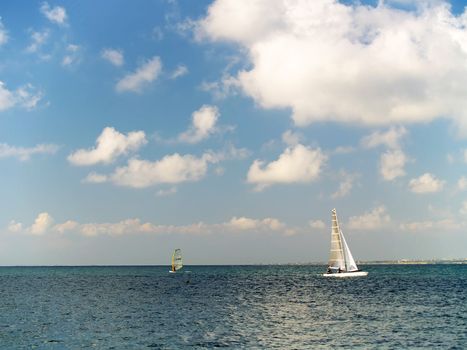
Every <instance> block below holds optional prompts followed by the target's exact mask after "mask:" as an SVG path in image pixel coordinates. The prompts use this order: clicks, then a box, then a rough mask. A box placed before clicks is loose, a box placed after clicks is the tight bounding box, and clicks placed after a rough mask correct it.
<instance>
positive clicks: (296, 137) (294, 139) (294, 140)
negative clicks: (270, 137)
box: [282, 130, 303, 147]
mask: <svg viewBox="0 0 467 350" xmlns="http://www.w3.org/2000/svg"><path fill="white" fill-rule="evenodd" d="M302 139H303V136H302V135H301V134H300V133H298V132H294V131H292V130H286V131H285V132H284V133H283V134H282V142H284V143H285V144H286V145H287V146H290V147H293V146H296V145H298V144H299V143H300V142H301V141H302Z"/></svg>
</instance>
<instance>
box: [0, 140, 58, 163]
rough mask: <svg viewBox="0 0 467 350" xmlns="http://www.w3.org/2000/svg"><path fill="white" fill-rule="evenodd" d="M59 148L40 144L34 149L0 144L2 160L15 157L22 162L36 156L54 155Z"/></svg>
mask: <svg viewBox="0 0 467 350" xmlns="http://www.w3.org/2000/svg"><path fill="white" fill-rule="evenodd" d="M57 150H58V146H57V145H51V144H48V145H47V144H40V145H37V146H34V147H29V148H27V147H15V146H10V145H7V144H6V143H0V158H8V157H15V158H18V159H19V160H21V161H25V160H29V158H31V156H32V155H34V154H54V153H55V152H57Z"/></svg>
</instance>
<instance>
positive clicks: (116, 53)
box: [101, 49, 124, 67]
mask: <svg viewBox="0 0 467 350" xmlns="http://www.w3.org/2000/svg"><path fill="white" fill-rule="evenodd" d="M101 57H102V58H103V59H104V60H106V61H108V62H110V63H111V64H113V65H114V66H116V67H120V66H122V65H123V62H124V59H123V52H122V51H121V50H116V49H103V50H102V52H101Z"/></svg>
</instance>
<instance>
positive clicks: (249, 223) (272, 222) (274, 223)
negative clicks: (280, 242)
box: [225, 216, 286, 231]
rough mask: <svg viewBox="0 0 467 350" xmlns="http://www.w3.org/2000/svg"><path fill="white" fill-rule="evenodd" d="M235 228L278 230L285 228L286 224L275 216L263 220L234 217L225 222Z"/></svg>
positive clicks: (242, 229)
mask: <svg viewBox="0 0 467 350" xmlns="http://www.w3.org/2000/svg"><path fill="white" fill-rule="evenodd" d="M225 226H228V227H230V228H232V229H234V230H240V231H252V230H272V231H278V230H283V229H284V228H285V226H286V225H285V224H283V223H282V222H280V221H279V220H277V219H274V218H266V219H262V220H258V219H251V218H247V217H244V216H242V217H239V218H237V217H233V218H232V219H231V220H230V221H229V222H228V223H226V224H225Z"/></svg>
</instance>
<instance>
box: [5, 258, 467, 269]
mask: <svg viewBox="0 0 467 350" xmlns="http://www.w3.org/2000/svg"><path fill="white" fill-rule="evenodd" d="M357 264H358V265H443V264H444V265H463V264H467V258H463V259H430V260H415V259H414V260H411V259H399V260H368V261H365V260H360V261H357ZM288 265H294V266H306V265H327V262H300V263H259V264H189V265H186V266H213V267H215V266H288ZM152 266H153V267H164V266H168V265H167V264H151V265H145V264H126V265H125V264H122V265H117V264H115V265H107V264H102V265H99V264H90V265H0V268H2V267H152Z"/></svg>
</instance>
